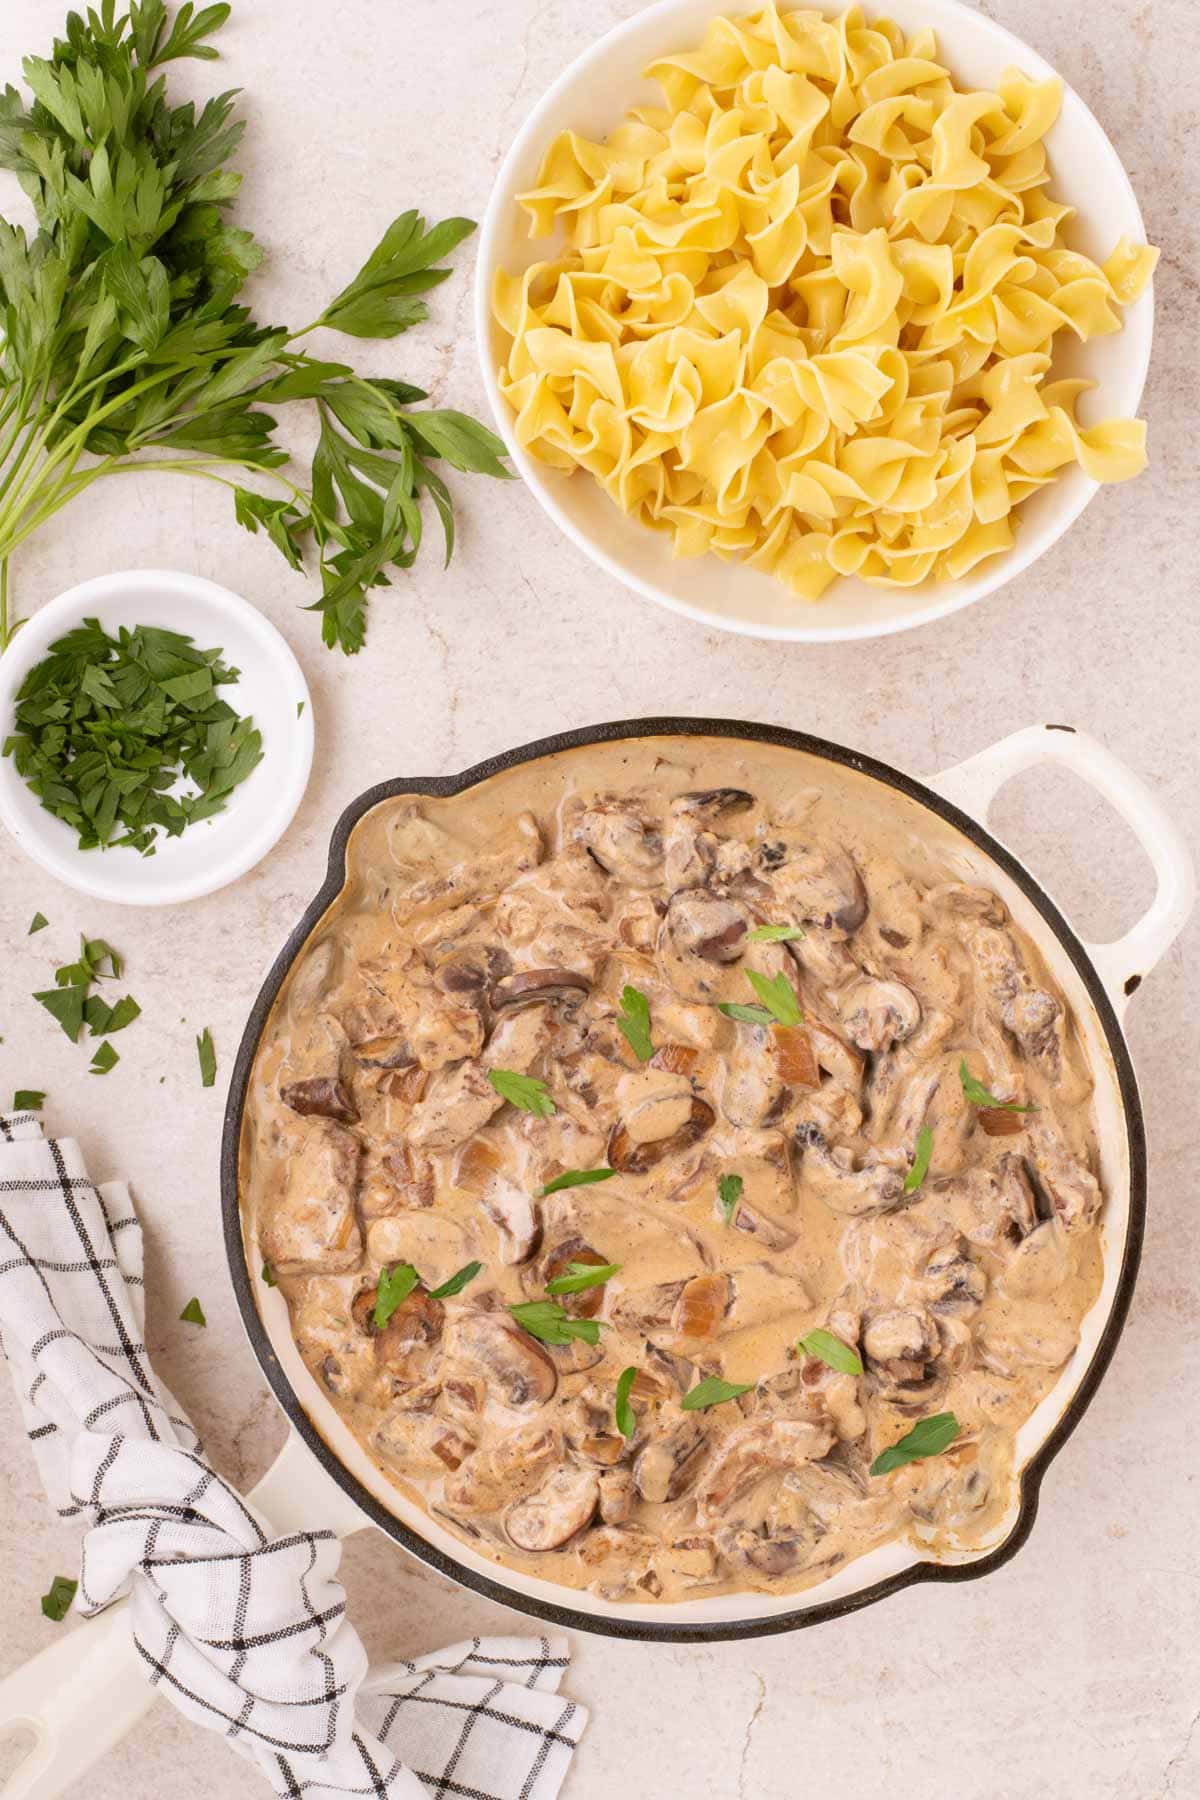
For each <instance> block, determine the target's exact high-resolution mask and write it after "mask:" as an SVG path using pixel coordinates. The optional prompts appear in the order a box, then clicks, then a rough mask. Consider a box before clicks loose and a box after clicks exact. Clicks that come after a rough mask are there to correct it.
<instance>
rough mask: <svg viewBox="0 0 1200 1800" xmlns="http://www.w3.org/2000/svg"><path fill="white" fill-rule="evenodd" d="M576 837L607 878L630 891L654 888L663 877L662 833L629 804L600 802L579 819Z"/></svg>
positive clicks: (608, 801) (614, 801) (615, 801)
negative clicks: (623, 884) (624, 884)
mask: <svg viewBox="0 0 1200 1800" xmlns="http://www.w3.org/2000/svg"><path fill="white" fill-rule="evenodd" d="M575 835H576V838H577V839H578V841H579V842H580V843H583V844H586V846H587V848H588V850H589V851H590V853H591V855H592V858H593V860H594V861H595V862H597V863H599V865H600V867H601V868H602V869H603V870H604V872H605V874H607V875H613V876H615V877H616V879H617V880H618V881H623V882H625V883H626V885H627V886H629V887H653V886H654V885H655V884H656V883H657V882H658V880H659V879H660V877H661V873H662V859H663V842H662V833H661V832H660V831H659V830H658V829H657V828H656V827H654V826H652V825H650V824H648V823H647V821H646V820H645V819H643V818H642V817H641V816H640V815H639V814H638V813H637V812H635V811H634V810H633V808H632V807H631V806H629V805H628V804H627V803H626V802H624V801H621V800H598V801H597V802H596V803H595V805H594V806H589V807H587V808H586V809H585V810H584V811H583V812H582V813H581V814H580V816H579V819H578V822H577V823H576V826H575Z"/></svg>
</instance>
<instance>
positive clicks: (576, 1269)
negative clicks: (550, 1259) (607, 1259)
mask: <svg viewBox="0 0 1200 1800" xmlns="http://www.w3.org/2000/svg"><path fill="white" fill-rule="evenodd" d="M620 1269H621V1265H620V1263H578V1262H569V1263H568V1264H567V1267H566V1273H565V1274H563V1275H556V1276H555V1277H554V1280H553V1281H548V1282H547V1283H546V1292H547V1293H548V1294H582V1293H583V1292H584V1290H585V1289H586V1288H591V1287H603V1285H604V1283H605V1282H606V1281H611V1280H612V1278H613V1276H614V1275H617V1274H619V1273H620Z"/></svg>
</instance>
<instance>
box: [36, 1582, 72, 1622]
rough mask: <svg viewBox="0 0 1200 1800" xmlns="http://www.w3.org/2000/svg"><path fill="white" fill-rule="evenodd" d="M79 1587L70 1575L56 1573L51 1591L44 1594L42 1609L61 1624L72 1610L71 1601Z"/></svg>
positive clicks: (49, 1617)
mask: <svg viewBox="0 0 1200 1800" xmlns="http://www.w3.org/2000/svg"><path fill="white" fill-rule="evenodd" d="M78 1587H79V1583H78V1582H77V1581H72V1580H71V1578H70V1577H69V1576H68V1575H56V1576H55V1577H54V1580H53V1581H52V1582H51V1583H50V1592H49V1593H48V1594H43V1595H42V1611H43V1612H44V1613H45V1615H46V1617H47V1618H48V1619H53V1620H54V1623H55V1624H56V1625H61V1624H62V1622H63V1620H64V1619H65V1618H66V1616H67V1614H68V1613H69V1612H70V1610H71V1602H72V1600H74V1598H75V1594H76V1591H77V1589H78Z"/></svg>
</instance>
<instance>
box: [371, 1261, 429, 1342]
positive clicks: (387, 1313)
mask: <svg viewBox="0 0 1200 1800" xmlns="http://www.w3.org/2000/svg"><path fill="white" fill-rule="evenodd" d="M420 1280H421V1277H420V1276H419V1275H418V1274H417V1271H416V1270H415V1269H414V1268H413V1266H412V1264H411V1263H397V1264H396V1265H395V1267H394V1268H391V1269H380V1271H379V1280H378V1282H377V1283H376V1286H375V1311H374V1312H373V1313H372V1315H371V1323H372V1324H373V1325H374V1327H375V1329H376V1331H382V1330H383V1328H384V1326H385V1325H386V1324H387V1322H388V1320H389V1319H390V1318H391V1316H392V1314H393V1313H394V1312H395V1310H396V1308H397V1307H398V1306H399V1305H401V1304H402V1302H403V1301H405V1300H407V1299H408V1296H409V1295H410V1294H411V1293H412V1291H413V1289H414V1288H415V1287H416V1286H417V1285H418V1284H419V1282H420Z"/></svg>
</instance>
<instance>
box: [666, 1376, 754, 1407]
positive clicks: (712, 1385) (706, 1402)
mask: <svg viewBox="0 0 1200 1800" xmlns="http://www.w3.org/2000/svg"><path fill="white" fill-rule="evenodd" d="M753 1386H754V1383H753V1382H752V1381H722V1380H721V1377H720V1376H719V1375H706V1376H705V1377H704V1380H703V1381H698V1382H697V1383H696V1385H695V1387H693V1388H689V1389H688V1391H687V1393H686V1394H685V1395H684V1396H683V1399H682V1400H681V1401H680V1402H679V1404H680V1406H682V1408H683V1410H684V1412H703V1411H704V1410H705V1408H706V1407H709V1406H722V1405H723V1404H724V1402H725V1401H726V1400H736V1399H737V1397H738V1395H739V1394H748V1393H749V1392H750V1389H751V1388H752V1387H753Z"/></svg>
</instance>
